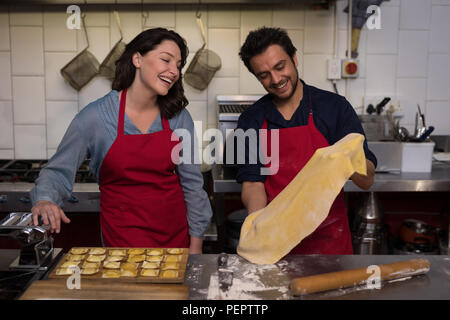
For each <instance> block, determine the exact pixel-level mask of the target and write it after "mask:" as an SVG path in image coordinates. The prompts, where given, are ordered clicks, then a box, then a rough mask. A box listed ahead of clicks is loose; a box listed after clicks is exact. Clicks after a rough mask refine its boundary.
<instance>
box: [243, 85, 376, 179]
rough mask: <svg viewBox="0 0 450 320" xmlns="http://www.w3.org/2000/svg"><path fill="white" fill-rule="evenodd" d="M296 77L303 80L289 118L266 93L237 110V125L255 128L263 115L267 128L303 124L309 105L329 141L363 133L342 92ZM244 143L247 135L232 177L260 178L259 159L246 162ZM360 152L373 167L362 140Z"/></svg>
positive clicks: (259, 123)
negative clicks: (241, 160)
mask: <svg viewBox="0 0 450 320" xmlns="http://www.w3.org/2000/svg"><path fill="white" fill-rule="evenodd" d="M300 81H301V82H302V83H303V98H302V100H301V101H300V106H299V107H298V108H297V110H296V111H295V113H294V114H293V115H292V117H291V119H290V120H286V119H284V117H283V116H282V114H281V113H280V112H279V111H278V110H277V108H276V107H275V105H274V103H273V102H272V97H271V95H270V94H267V95H265V96H263V97H262V98H261V99H259V100H258V101H256V102H255V103H254V104H253V105H252V106H251V107H249V108H247V109H246V110H245V111H244V112H243V113H242V114H241V116H240V117H239V120H238V125H237V128H238V129H242V130H244V131H246V130H248V129H255V130H259V129H261V128H262V126H263V123H264V119H267V129H269V130H270V129H283V128H292V127H298V126H305V125H307V124H308V117H309V112H310V109H311V108H312V113H313V119H314V125H315V126H316V128H317V129H318V130H319V131H320V133H322V135H323V136H324V137H325V139H326V140H327V141H328V143H329V144H330V145H332V144H334V143H336V142H337V141H339V140H340V139H342V138H343V137H345V136H346V135H347V134H349V133H360V134H363V135H364V136H365V134H364V130H363V128H362V126H361V122H360V121H359V118H358V116H357V114H356V112H355V110H354V109H353V107H352V106H351V104H350V103H349V102H348V101H347V100H346V99H345V98H344V97H343V96H340V95H338V94H336V93H333V92H330V91H325V90H321V89H318V88H316V87H313V86H309V85H307V84H305V82H303V81H302V80H300ZM310 97H311V107H310ZM248 143H249V141H248V139H247V141H246V142H245V148H246V155H245V157H246V159H245V160H246V161H245V164H240V165H238V168H239V170H238V174H237V177H236V180H237V182H239V183H242V182H244V181H259V182H264V181H265V179H266V176H265V175H261V173H260V169H261V167H262V166H263V164H261V162H260V161H259V160H258V162H257V163H256V164H249V161H248V159H249V156H248V153H249V151H248V150H249V145H248ZM258 146H259V143H258ZM364 153H365V156H366V158H367V159H368V160H370V161H371V162H372V163H373V164H374V165H375V167H376V165H377V159H376V157H375V155H374V154H373V153H372V152H371V151H370V150H369V148H368V146H367V142H366V141H365V140H364ZM258 154H259V153H258Z"/></svg>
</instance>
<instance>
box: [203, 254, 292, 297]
mask: <svg viewBox="0 0 450 320" xmlns="http://www.w3.org/2000/svg"><path fill="white" fill-rule="evenodd" d="M287 265H288V263H287V261H284V260H281V261H279V262H278V263H277V264H266V265H256V264H252V263H249V262H248V261H246V260H244V259H242V258H240V257H239V256H231V255H230V256H229V257H228V266H227V269H229V270H231V271H233V283H232V285H231V286H230V287H229V289H228V290H227V291H226V292H221V291H220V290H219V279H218V274H217V272H215V273H214V274H212V275H211V278H210V283H209V288H208V296H207V299H208V300H217V299H223V300H262V299H278V300H283V299H289V298H290V293H289V289H288V286H289V283H290V280H289V279H288V278H287V276H286V274H285V273H284V272H283V271H285V268H287Z"/></svg>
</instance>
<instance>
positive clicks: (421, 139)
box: [419, 126, 434, 142]
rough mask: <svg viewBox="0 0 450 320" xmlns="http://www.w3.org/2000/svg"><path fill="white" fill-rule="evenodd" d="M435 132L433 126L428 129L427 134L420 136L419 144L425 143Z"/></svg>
mask: <svg viewBox="0 0 450 320" xmlns="http://www.w3.org/2000/svg"><path fill="white" fill-rule="evenodd" d="M433 131H434V127H433V126H429V127H428V129H427V131H425V133H424V134H422V135H421V136H420V138H419V142H423V141H425V140H426V139H427V138H428V137H429V136H430V134H431V133H432V132H433Z"/></svg>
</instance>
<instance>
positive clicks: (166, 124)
mask: <svg viewBox="0 0 450 320" xmlns="http://www.w3.org/2000/svg"><path fill="white" fill-rule="evenodd" d="M160 115H161V123H162V127H163V129H164V130H166V129H170V125H169V121H168V120H167V119H166V118H165V117H164V116H163V115H162V113H160Z"/></svg>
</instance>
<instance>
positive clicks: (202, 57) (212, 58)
mask: <svg viewBox="0 0 450 320" xmlns="http://www.w3.org/2000/svg"><path fill="white" fill-rule="evenodd" d="M196 20H197V24H198V27H199V29H200V32H201V35H202V39H203V46H202V47H201V48H200V49H199V50H198V51H197V52H196V53H195V56H194V58H193V59H192V61H191V63H190V64H189V67H188V68H187V70H186V73H185V75H184V80H185V82H186V83H187V84H189V85H191V86H192V87H194V88H196V89H198V90H204V89H205V88H206V87H207V86H208V84H209V82H210V81H211V79H212V78H213V77H214V74H215V73H216V71H217V70H219V69H220V68H221V67H222V61H221V59H220V57H219V56H218V55H217V54H216V53H215V52H213V51H211V50H208V49H205V47H206V37H205V31H204V28H203V23H202V20H201V15H200V14H197V19H196Z"/></svg>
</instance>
